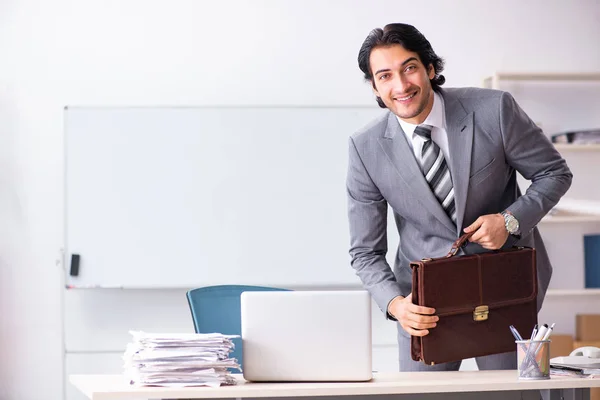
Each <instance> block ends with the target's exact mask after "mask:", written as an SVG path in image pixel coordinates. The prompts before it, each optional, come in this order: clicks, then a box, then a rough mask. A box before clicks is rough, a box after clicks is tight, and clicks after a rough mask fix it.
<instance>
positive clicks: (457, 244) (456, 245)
mask: <svg viewBox="0 0 600 400" xmlns="http://www.w3.org/2000/svg"><path fill="white" fill-rule="evenodd" d="M474 233H475V232H470V233H465V234H464V235H462V236H461V237H459V238H458V239H456V242H454V244H453V245H452V248H451V249H450V251H449V252H448V254H446V257H445V258H450V257H452V256H455V255H456V253H458V250H460V248H461V247H463V246H464V245H465V244H466V243H467V240H469V238H470V237H471V235H473V234H474Z"/></svg>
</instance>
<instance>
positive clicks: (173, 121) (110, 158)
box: [65, 107, 384, 288]
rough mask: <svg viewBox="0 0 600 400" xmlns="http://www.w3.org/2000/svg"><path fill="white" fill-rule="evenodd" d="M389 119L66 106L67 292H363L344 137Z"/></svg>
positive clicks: (314, 110) (361, 113)
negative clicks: (352, 235)
mask: <svg viewBox="0 0 600 400" xmlns="http://www.w3.org/2000/svg"><path fill="white" fill-rule="evenodd" d="M383 112H384V111H382V110H381V109H379V108H377V107H197V108H193V107H192V108H169V107H155V108H153V107H150V108H135V107H133V108H132V107H127V108H123V107H121V108H105V107H67V108H66V109H65V156H66V160H65V202H66V206H65V219H66V221H65V236H66V237H65V277H66V279H65V282H66V284H67V285H68V286H69V287H124V288H127V287H131V288H135V287H139V288H153V287H158V288H170V287H199V286H205V285H217V284H248V285H267V286H282V287H314V286H348V285H355V284H359V283H360V281H359V279H358V278H357V277H356V275H355V273H354V270H353V269H352V268H351V266H350V257H349V255H348V249H349V233H348V221H347V199H346V191H345V179H346V168H347V158H348V137H349V136H350V135H351V134H352V133H354V132H355V131H357V130H358V129H360V128H361V127H362V126H364V125H366V124H367V123H368V122H369V121H371V120H372V119H373V118H375V117H377V116H379V115H381V114H382V113H383ZM72 254H77V255H79V256H80V262H79V272H78V274H77V275H76V276H72V275H71V269H70V261H71V255H72Z"/></svg>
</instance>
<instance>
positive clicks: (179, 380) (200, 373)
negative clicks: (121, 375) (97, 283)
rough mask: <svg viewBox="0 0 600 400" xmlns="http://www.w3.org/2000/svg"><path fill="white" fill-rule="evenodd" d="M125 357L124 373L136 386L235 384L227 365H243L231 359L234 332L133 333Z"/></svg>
mask: <svg viewBox="0 0 600 400" xmlns="http://www.w3.org/2000/svg"><path fill="white" fill-rule="evenodd" d="M130 333H131V334H132V335H133V343H129V344H128V345H127V349H126V350H125V354H124V356H123V360H124V361H125V365H124V367H125V375H126V376H127V378H128V379H129V380H130V382H131V384H132V385H136V386H170V387H183V386H213V387H216V386H220V385H235V378H234V377H232V376H231V373H230V371H229V370H228V369H227V368H237V369H238V370H240V365H239V364H238V362H237V360H236V359H235V358H229V354H230V353H231V352H232V351H233V348H234V344H233V342H232V341H231V339H232V338H235V337H239V336H235V335H222V334H220V333H208V334H200V333H190V334H150V333H144V332H130Z"/></svg>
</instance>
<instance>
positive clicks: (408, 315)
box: [388, 293, 440, 336]
mask: <svg viewBox="0 0 600 400" xmlns="http://www.w3.org/2000/svg"><path fill="white" fill-rule="evenodd" d="M388 312H389V313H390V314H391V315H393V316H394V317H395V318H396V319H397V320H398V322H399V323H400V325H401V326H402V328H403V329H404V330H405V331H406V332H408V333H409V334H410V335H412V336H425V335H428V334H429V330H428V329H431V328H434V327H435V326H436V322H437V321H438V320H439V319H440V318H439V317H437V316H435V315H433V314H434V313H435V309H433V308H429V307H421V306H417V305H415V304H413V303H412V293H411V294H409V295H408V296H407V297H402V296H398V297H396V298H395V299H394V300H392V301H391V302H390V304H389V306H388Z"/></svg>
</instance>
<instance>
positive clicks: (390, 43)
mask: <svg viewBox="0 0 600 400" xmlns="http://www.w3.org/2000/svg"><path fill="white" fill-rule="evenodd" d="M358 64H359V67H360V69H361V71H362V72H363V73H364V78H365V79H366V80H367V81H368V82H370V84H371V86H372V88H373V92H374V93H375V96H376V99H377V103H378V104H379V106H380V107H382V108H386V109H387V110H388V111H389V112H386V113H385V114H384V115H382V116H381V117H380V118H378V119H376V120H374V121H373V122H372V123H370V124H369V125H368V126H367V127H365V128H363V129H362V130H360V131H359V132H357V133H356V134H354V135H353V136H352V137H351V138H350V141H349V144H350V148H349V152H350V154H349V164H348V176H347V182H346V184H347V192H348V217H349V223H350V237H351V243H350V255H351V258H352V267H353V268H354V269H355V270H356V273H357V275H358V276H359V278H360V279H361V281H362V283H363V285H364V287H365V288H366V289H367V290H369V292H370V293H371V296H372V297H373V298H374V300H375V301H376V302H377V304H378V305H379V307H380V308H381V310H382V311H383V312H384V313H385V315H386V317H387V318H389V319H392V320H397V321H398V344H399V351H400V357H399V361H400V370H401V371H417V370H423V371H428V370H458V369H459V367H460V363H461V362H460V361H458V362H454V363H446V364H438V365H434V366H428V365H425V364H423V363H419V362H415V361H413V360H412V359H411V356H410V336H411V335H414V336H424V335H427V334H429V332H430V330H433V329H435V326H436V322H437V321H438V317H437V316H436V315H435V310H434V309H432V308H428V307H419V306H416V305H414V304H412V299H411V281H412V277H411V275H412V272H411V270H410V266H409V263H410V261H413V260H419V259H422V258H425V257H440V256H443V255H445V254H446V253H447V252H448V250H449V249H450V248H451V247H452V244H453V243H454V241H455V240H456V239H457V238H458V237H459V236H461V234H463V233H464V232H474V233H473V235H472V236H471V238H470V242H471V243H469V244H468V246H466V247H465V248H464V249H462V250H461V253H462V254H465V253H466V254H472V253H479V252H483V251H489V250H494V249H500V248H506V247H510V246H513V245H521V246H529V247H535V248H536V250H537V270H538V287H539V295H538V310H539V308H541V305H542V301H543V299H544V295H545V293H546V289H547V288H548V284H549V282H550V277H551V275H552V267H551V265H550V261H549V259H548V255H547V252H546V250H545V248H544V244H543V242H542V239H541V237H540V235H539V232H538V230H537V228H536V225H537V223H538V222H539V221H540V220H541V219H542V217H543V216H544V215H545V214H546V213H547V212H548V211H549V210H550V209H551V208H552V207H553V206H554V205H555V204H556V203H557V202H558V200H559V199H560V198H561V196H562V195H563V194H564V193H565V192H566V191H567V189H568V188H569V186H570V184H571V179H572V174H571V172H570V170H569V168H568V167H567V165H566V163H565V161H564V159H563V158H562V157H561V156H560V154H559V153H558V152H557V151H556V149H555V148H554V146H553V145H552V143H551V142H550V140H548V138H547V137H546V136H545V135H544V133H543V132H542V131H541V130H540V129H539V128H538V127H537V126H536V125H535V124H534V123H533V122H532V121H531V119H530V118H529V117H528V116H527V115H526V114H525V112H524V111H523V110H522V109H521V108H520V107H519V106H518V105H517V103H516V102H515V100H514V99H513V98H512V96H511V95H510V94H509V93H506V92H502V91H498V90H488V89H479V88H454V89H442V88H441V86H442V85H443V84H444V82H445V78H444V76H443V75H441V72H442V70H443V67H444V62H443V60H442V59H441V58H440V57H438V55H437V54H436V53H435V52H434V51H433V48H432V47H431V44H430V43H429V41H428V40H427V39H426V38H425V37H424V36H423V35H422V34H421V33H420V32H419V31H418V30H417V29H416V28H415V27H413V26H411V25H407V24H390V25H387V26H385V27H384V28H383V29H374V30H373V31H371V33H370V34H369V35H368V36H367V38H366V39H365V41H364V43H363V45H362V47H361V49H360V51H359V54H358ZM516 172H519V173H521V175H523V176H524V177H525V178H526V179H529V180H531V181H532V184H531V186H530V187H529V188H528V189H527V192H526V193H525V194H524V195H521V193H520V191H519V188H518V186H517V180H516ZM388 206H389V207H390V208H391V210H392V212H393V213H394V220H395V222H396V227H397V230H398V233H399V236H400V244H399V246H398V249H397V251H396V252H395V260H394V265H393V269H392V268H390V266H389V265H388V263H387V261H386V253H387V250H388V248H387V235H386V232H387V220H388V219H387V211H388ZM456 279H457V280H460V279H461V277H460V276H456ZM449 283H450V282H449ZM507 333H508V327H507ZM476 361H477V365H478V367H479V369H481V370H484V369H516V363H517V360H516V355H515V353H514V352H513V353H504V354H495V355H490V356H486V357H479V358H477V360H476Z"/></svg>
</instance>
